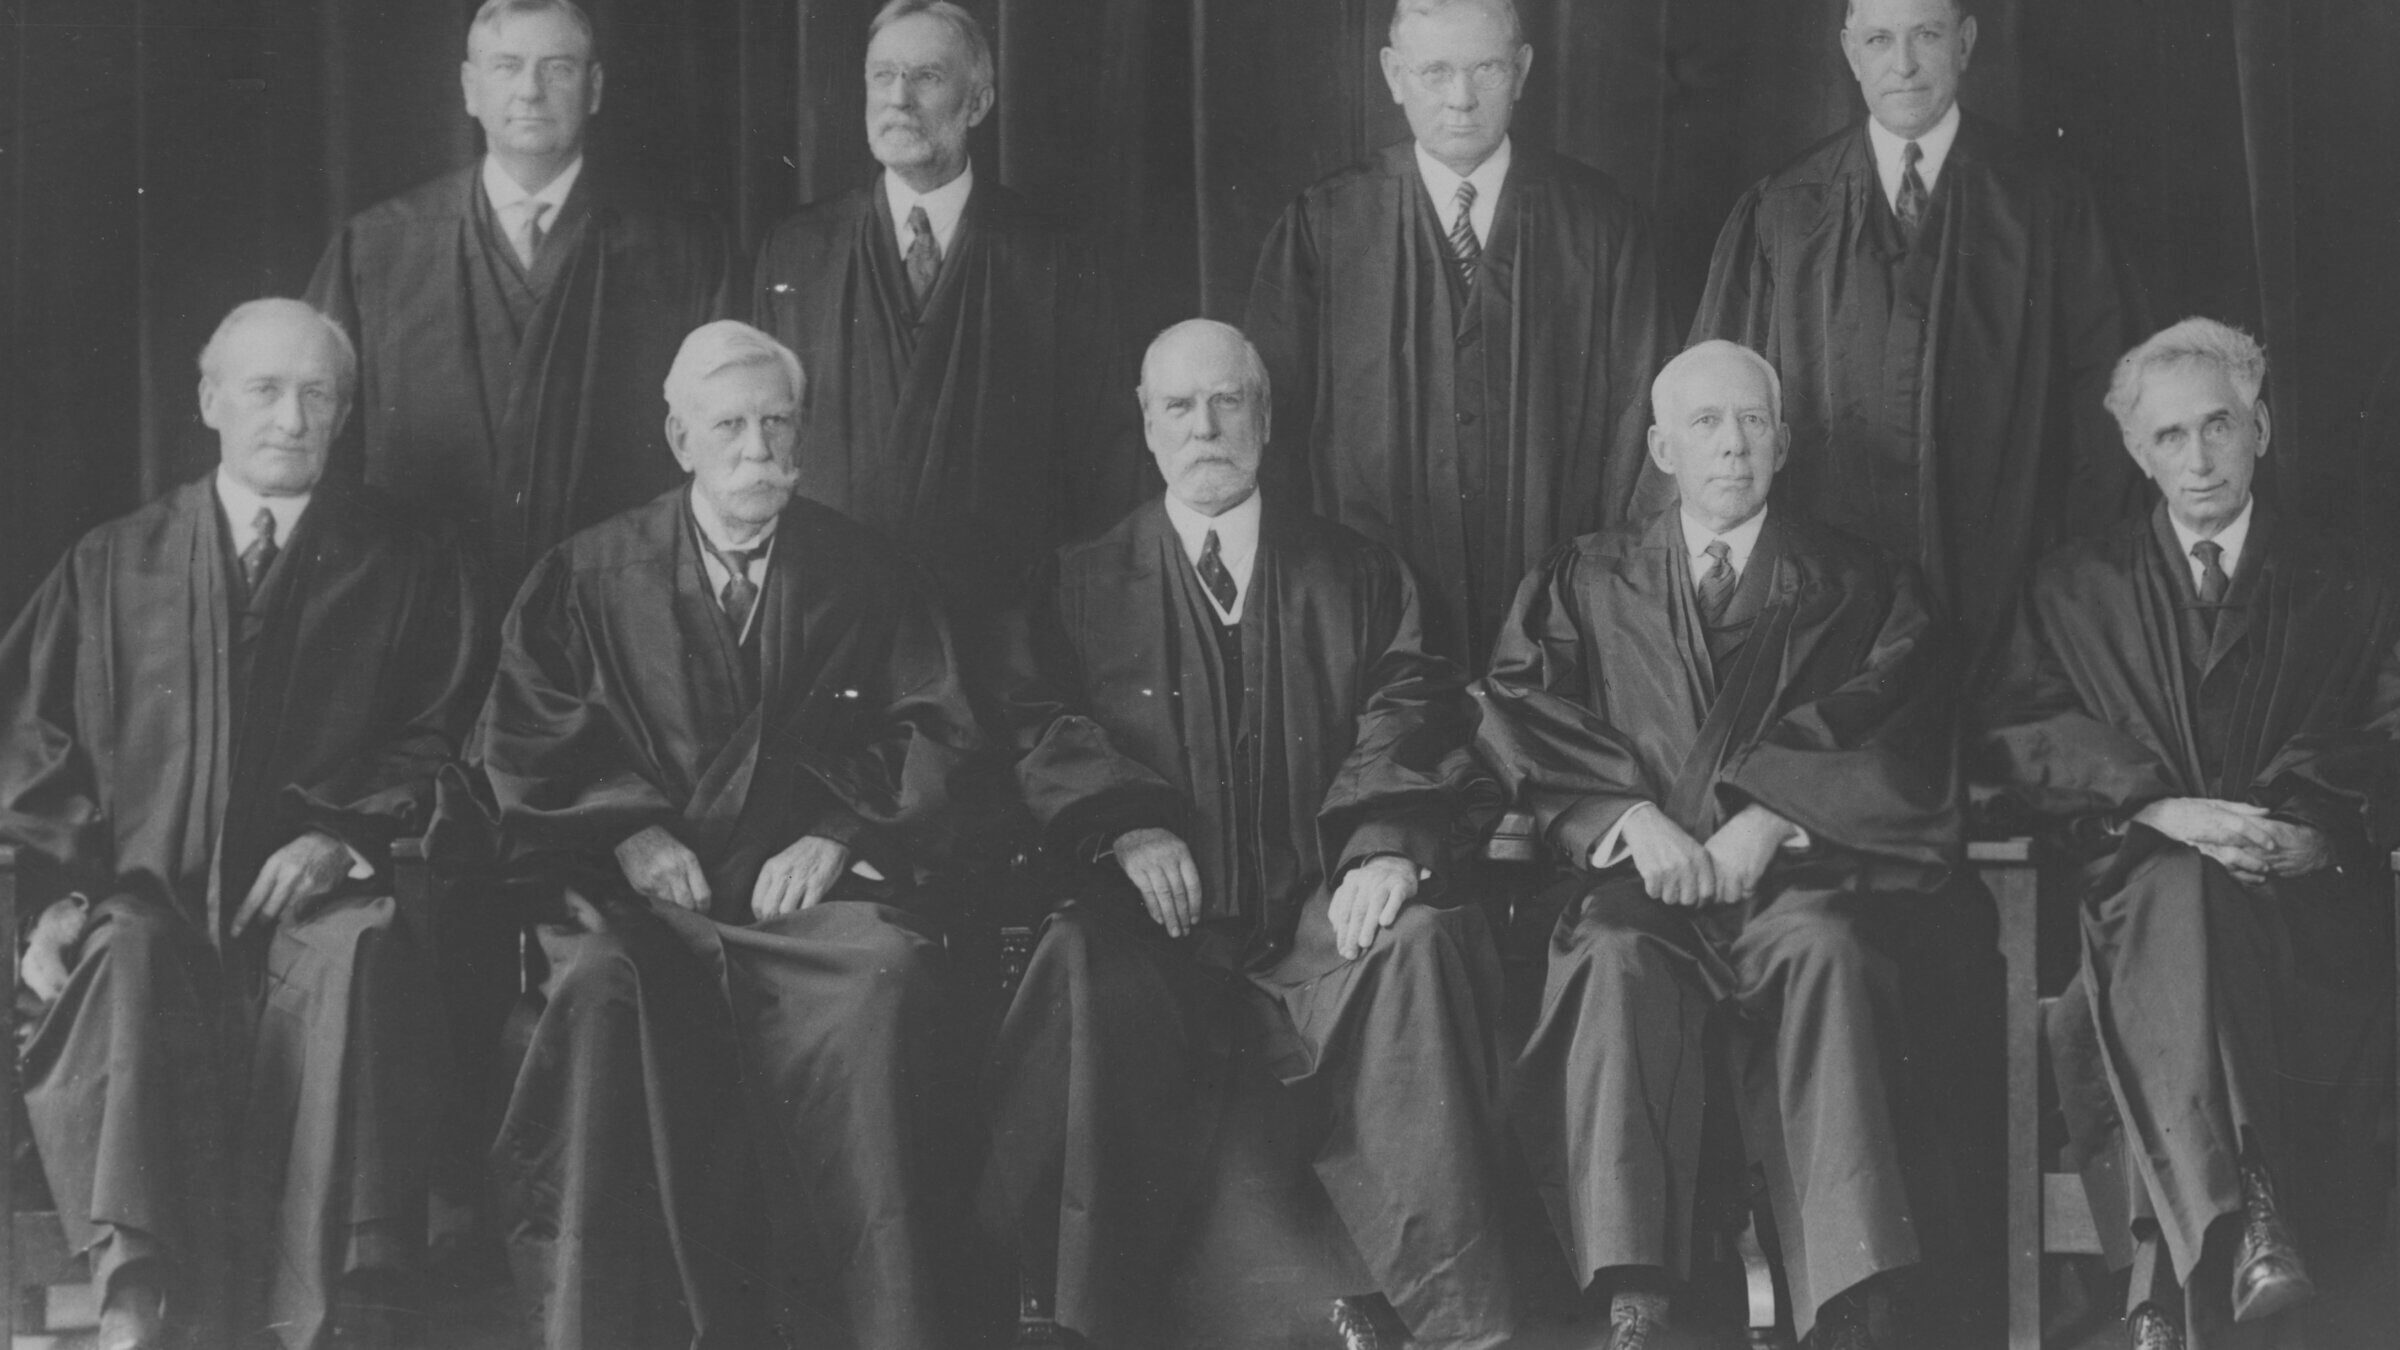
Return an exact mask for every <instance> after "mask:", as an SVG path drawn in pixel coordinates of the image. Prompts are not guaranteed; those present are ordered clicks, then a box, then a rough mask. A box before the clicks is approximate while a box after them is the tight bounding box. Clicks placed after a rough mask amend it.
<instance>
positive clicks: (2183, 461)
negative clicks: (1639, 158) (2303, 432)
mask: <svg viewBox="0 0 2400 1350" xmlns="http://www.w3.org/2000/svg"><path fill="white" fill-rule="evenodd" d="M2126 423H2127V425H2126V426H2125V428H2124V430H2125V448H2126V449H2127V450H2130V451H2132V452H2133V458H2134V462H2135V463H2137V464H2139V465H2141V466H2142V472H2143V473H2145V474H2148V475H2149V476H2150V481H2151V482H2153V483H2156V484H2158V491H2159V495H2161V496H2163V497H2165V498H2166V500H2167V510H2168V511H2169V512H2171V513H2173V515H2174V517H2175V519H2176V520H2177V521H2179V522H2180V523H2181V524H2182V525H2183V527H2184V528H2185V529H2187V530H2190V531H2192V532H2193V533H2194V534H2199V535H2211V534H2215V533H2216V532H2217V531H2219V530H2221V529H2223V528H2225V527H2226V526H2228V525H2231V524H2232V523H2233V521H2234V517H2236V516H2239V515H2240V514H2241V513H2242V508H2243V507H2244V506H2247V505H2249V503H2250V480H2251V478H2252V477H2254V476H2255V475H2256V474H2257V473H2258V461H2259V457H2260V456H2262V455H2264V454H2266V453H2267V439H2268V436H2269V434H2270V431H2271V428H2270V427H2269V426H2268V423H2267V405H2266V402H2265V400H2263V399H2262V400H2257V401H2253V400H2250V399H2245V398H2243V397H2242V392H2241V391H2240V390H2239V389H2236V388H2234V385H2233V380H2232V379H2231V378H2230V377H2228V376H2227V375H2226V374H2225V372H2224V371H2223V370H2220V369H2218V368H2217V367H2216V366H2215V365H2213V364H2210V363H2207V362H2197V361H2193V362H2182V363H2178V364H2176V365H2171V366H2158V367H2154V368H2152V369H2151V370H2150V371H2149V372H2148V373H2147V374H2145V375H2143V376H2142V395H2141V398H2140V399H2139V400H2138V401H2137V402H2135V404H2134V405H2133V413H2132V415H2131V416H2130V417H2128V418H2127V419H2126Z"/></svg>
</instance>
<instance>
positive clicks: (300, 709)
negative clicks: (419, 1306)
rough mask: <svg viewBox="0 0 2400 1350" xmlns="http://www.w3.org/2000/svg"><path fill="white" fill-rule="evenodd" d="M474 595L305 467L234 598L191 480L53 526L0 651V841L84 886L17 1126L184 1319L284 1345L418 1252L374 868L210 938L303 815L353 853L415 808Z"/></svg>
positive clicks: (95, 1224)
mask: <svg viewBox="0 0 2400 1350" xmlns="http://www.w3.org/2000/svg"><path fill="white" fill-rule="evenodd" d="M479 594H480V588H479V586H478V585H477V584H476V583H475V582H474V581H472V580H471V579H470V578H469V576H468V575H467V572H466V569H465V568H463V567H462V566H461V565H460V562H459V560H458V558H457V557H456V556H455V555H454V554H453V552H452V551H451V550H449V549H447V548H445V547H442V546H439V545H437V544H436V543H435V542H434V539H433V535H432V532H430V531H429V530H426V529H424V528H421V527H420V525H419V524H418V523H417V522H416V521H415V519H414V518H413V517H412V516H410V515H409V514H408V513H407V512H405V511H403V510H401V509H400V508H399V507H397V506H396V505H395V504H394V503H393V502H391V501H390V500H389V499H388V498H386V497H384V496H382V495H381V494H379V493H376V492H374V491H372V490H371V489H345V488H343V487H342V486H340V485H338V484H333V483H326V484H321V485H320V486H319V488H318V489H317V491H316V493H315V494H314V496H313V497H312V499H311V501H310V503H309V507H308V510H307V512H306V513H305V514H304V515H303V516H302V517H301V519H300V523H299V525H298V526H297V527H296V528H295V529H294V530H293V532H292V537H291V538H290V539H289V540H288V541H286V544H285V547H284V550H283V552H282V554H281V555H280V557H279V558H278V559H277V561H276V562H275V564H274V565H273V566H272V567H271V568H270V569H269V570H268V572H267V573H266V575H265V577H264V579H263V580H262V583H261V585H260V586H259V588H258V590H257V592H256V593H255V594H245V593H244V587H243V584H242V580H241V572H240V568H239V564H238V563H237V562H236V561H235V560H234V557H233V553H232V546H231V543H230V538H229V535H228V533H227V531H226V529H225V527H224V524H223V522H222V520H221V512H220V508H219V507H218V504H217V498H216V492H215V488H214V485H213V478H212V479H210V480H202V481H200V482H195V483H191V484H188V485H186V486H184V487H181V488H178V489H176V490H175V491H174V492H172V493H170V494H169V495H167V496H166V497H164V498H162V499H161V500H159V501H157V502H155V503H153V504H151V505H150V506H147V507H144V508H143V509H141V510H139V511H137V512H135V513H133V514H132V515H130V516H127V517H125V518H123V519H121V520H118V521H115V522H112V523H110V524H107V525H104V526H101V527H100V528H98V529H96V530H94V531H92V532H91V533H89V534H87V535H85V536H84V537H83V539H82V540H81V541H79V542H78V543H77V544H76V546H75V547H74V549H73V550H71V551H70V552H69V553H68V555H67V557H66V558H65V559H64V560H63V561H62V562H61V563H60V564H59V566H58V568H57V569H56V570H55V571H54V572H53V573H52V574H51V576H50V578H49V579H48V581H46V582H45V583H44V584H43V586H42V588H41V590H40V591H39V592H38V593H37V594H36V595H35V597H34V598H33V600H32V602H31V603H30V604H29V605H28V606H27V608H26V609H25V611H24V612H23V613H22V614H21V615H20V616H19V617H18V619H17V621H16V623H15V624H14V625H13V626H12V627H11V628H10V629H9V631H8V634H7V636H6V637H5V638H4V639H0V728H5V733H4V734H0V838H6V839H8V840H10V841H11V842H14V843H17V844H19V845H21V846H24V847H26V848H28V849H30V850H31V851H32V852H33V853H34V854H35V855H37V856H38V857H40V858H42V859H45V860H47V861H48V863H50V864H51V865H53V866H54V867H55V869H56V879H57V880H58V881H59V882H60V883H61V885H60V889H64V888H65V887H67V886H73V887H77V888H81V889H83V890H85V891H87V892H88V893H89V894H91V895H92V896H93V897H95V900H94V903H93V905H92V907H91V913H90V918H89V919H88V920H87V923H86V927H85V929H84V931H83V933H82V934H81V935H80V936H79V939H78V947H79V949H80V952H81V955H80V957H79V958H78V960H77V964H76V968H75V975H74V978H73V979H72V980H71V981H70V984H69V986H68V989H67V991H66V992H65V993H64V994H63V995H62V996H61V998H60V1001H59V1002H58V1003H56V1004H54V1005H52V1006H51V1007H50V1008H49V1009H48V1010H47V1011H46V1013H45V1015H44V1017H43V1019H42V1020H41V1022H40V1023H39V1024H38V1026H37V1028H36V1030H35V1033H34V1036H33V1039H32V1041H31V1042H30V1043H29V1044H28V1045H27V1046H26V1049H25V1068H26V1081H27V1109H28V1114H29V1115H30V1117H31V1119H32V1122H33V1125H34V1133H35V1137H36V1139H37V1140H38V1141H39V1142H40V1147H41V1151H42V1155H43V1160H44V1163H45V1165H46V1167H47V1169H48V1171H49V1173H50V1176H51V1179H52V1180H51V1184H52V1191H53V1194H55V1195H56V1196H57V1197H58V1198H59V1200H60V1210H61V1217H62V1218H63V1219H64V1220H65V1222H66V1224H67V1227H68V1231H69V1236H70V1238H71V1240H72V1241H73V1242H74V1243H75V1244H76V1245H77V1246H78V1247H84V1246H88V1245H90V1244H92V1243H93V1242H95V1241H96V1240H101V1239H104V1238H107V1237H108V1236H109V1234H110V1230H111V1229H113V1230H115V1232H116V1233H117V1234H119V1235H123V1234H125V1233H127V1232H129V1231H130V1232H131V1233H132V1234H135V1235H137V1237H136V1239H135V1241H136V1242H137V1244H139V1246H140V1250H137V1251H132V1252H126V1251H123V1250H121V1249H120V1248H121V1246H122V1244H119V1246H117V1247H108V1248H104V1249H103V1251H102V1258H103V1264H104V1265H108V1264H115V1263H116V1262H115V1261H114V1260H113V1259H112V1258H114V1257H121V1256H128V1255H137V1256H138V1255H142V1254H148V1253H150V1252H156V1253H157V1254H160V1255H164V1256H166V1257H167V1258H169V1260H170V1261H171V1262H172V1263H173V1264H174V1265H175V1266H176V1267H177V1268H178V1269H179V1270H180V1271H181V1272H182V1273H183V1274H184V1277H185V1279H186V1282H187V1283H186V1286H185V1287H184V1293H185V1294H186V1295H196V1296H197V1297H196V1299H195V1300H194V1301H193V1302H192V1303H188V1304H186V1305H184V1306H186V1307H187V1309H188V1308H192V1307H195V1306H196V1307H197V1309H198V1311H199V1317H200V1320H201V1322H202V1323H203V1324H204V1325H205V1324H207V1323H208V1322H209V1321H210V1319H212V1318H214V1317H216V1316H219V1315H222V1314H223V1313H225V1312H226V1311H227V1309H226V1308H225V1307H224V1306H222V1305H223V1304H230V1305H231V1306H230V1312H231V1314H232V1315H233V1316H234V1317H236V1318H237V1319H239V1321H238V1324H239V1325H241V1326H245V1327H263V1326H267V1325H270V1324H272V1325H274V1326H275V1327H276V1328H277V1329H278V1333H279V1335H280V1336H281V1338H282V1339H283V1341H284V1343H286V1344H290V1345H294V1346H306V1345H309V1344H312V1343H313V1342H314V1340H315V1338H316V1337H317V1335H318V1333H319V1331H320V1330H321V1328H322V1326H323V1323H324V1319H325V1316H326V1313H327V1310H328V1308H329V1306H330V1302H331V1299H332V1296H333V1292H334V1285H335V1283H336V1281H337V1280H338V1279H339V1278H340V1277H341V1276H342V1275H344V1274H346V1273H348V1272H349V1271H350V1270H354V1269H361V1268H366V1267H386V1268H389V1267H394V1266H405V1265H406V1264H407V1262H408V1259H409V1256H410V1252H411V1249H412V1245H415V1246H421V1241H422V1239H421V1224H422V1220H423V1216H424V1205H425V1193H424V1186H425V1167H426V1160H425V1157H424V1150H425V1148H426V1147H427V1145H428V1137H427V1135H426V1133H425V1125H426V1122H425V1121H424V1120H423V1119H420V1118H419V1116H418V1115H417V1114H416V1113H415V1111H414V1110H413V1108H412V1103H413V1102H415V1101H417V1100H419V1099H421V1098H423V1097H424V1096H426V1095H427V1094H428V1093H429V1092H430V1091H431V1089H432V1087H433V1081H432V1074H433V1070H432V1068H431V1065H430V1064H429V1062H428V1060H427V1055H428V1053H429V1051H430V1048H431V1045H432V1037H433V1034H434V1032H435V1030H436V1028H437V1027H438V1025H439V1017H438V1013H437V1012H436V1011H435V1010H434V1009H432V1008H430V1007H428V1006H427V1003H426V991H425V989H424V987H423V984H422V978H421V977H422V976H423V975H424V973H425V971H424V959H425V951H424V947H423V945H422V944H423V935H421V934H412V935H409V936H405V937H404V936H402V935H401V934H400V933H399V932H398V930H397V918H398V916H397V914H396V911H395V909H394V906H393V902H392V900H391V898H390V896H389V894H388V889H385V888H387V887H388V881H387V880H386V879H384V878H382V877H380V876H379V877H378V878H376V879H373V880H369V881H364V882H358V881H346V882H344V883H343V884H342V885H341V887H340V888H338V889H337V890H336V892H335V893H334V895H333V896H332V897H329V898H328V899H327V900H325V901H322V902H320V903H319V904H318V905H317V906H314V907H312V909H311V910H310V911H309V912H308V913H307V914H305V915H293V916H290V917H288V918H287V919H285V920H284V921H282V922H281V923H279V924H276V925H272V926H270V930H266V931H262V930H257V929H254V930H253V931H252V932H251V933H250V934H248V935H245V936H244V937H242V938H240V939H235V938H234V937H232V936H231V934H230V933H229V932H228V931H227V925H228V924H229V923H230V921H231V919H232V917H233V915H234V913H235V911H236V910H237V909H238V907H239V905H240V903H241V901H242V899H243V898H244V897H245V896H246V895H247V894H248V892H249V889H250V886H251V884H252V882H253V881H254V880H255V879H256V877H257V874H258V870H259V868H260V867H261V866H262V865H263V864H264V863H265V862H266V860H267V858H268V857H269V856H271V855H272V854H273V853H274V852H275V851H276V850H277V849H279V848H281V847H282V846H283V845H284V844H286V843H288V842H290V841H291V840H292V839H294V838H296V837H297V836H299V835H300V834H302V833H304V832H306V831H308V830H312V829H316V830H323V831H326V832H327V833H330V834H332V835H334V836H335V837H337V838H340V839H341V840H343V841H344V842H345V843H348V844H349V845H350V846H351V847H353V848H354V849H356V850H358V852H359V853H360V854H361V855H362V856H364V857H366V858H369V859H373V860H380V859H381V858H382V857H383V855H384V853H385V851H386V849H387V847H388V845H389V843H390V841H391V840H393V839H394V838H397V837H399V836H402V835H406V834H414V833H417V832H419V831H422V830H423V829H424V828H425V827H426V825H427V823H428V821H429V819H430V816H431V811H432V804H433V796H434V781H435V775H436V772H437V770H438V769H439V768H440V766H441V765H442V764H443V763H444V762H445V761H446V760H447V759H448V758H449V757H450V756H451V755H453V754H454V753H455V751H456V749H457V747H458V746H459V745H460V744H461V743H462V742H463V740H464V739H465V736H466V733H467V729H468V726H469V724H470V723H471V721H472V719H473V715H474V714H473V710H474V707H475V703H476V700H477V698H478V697H480V694H481V690H482V687H483V684H484V681H485V680H486V678H487V677H488V672H489V658H490V651H489V646H488V636H487V635H488V630H489V628H490V624H489V623H488V622H487V621H486V620H485V619H484V617H483V615H482V614H481V613H480V612H479V609H478V606H479V603H480V602H479V598H478V597H479ZM153 960H155V961H156V964H154V965H153V964H149V963H150V962H152V961H153ZM220 998H223V999H225V1000H227V1001H226V1003H225V1004H223V1005H222V1006H220V1004H219V1003H218V1000H219V999H220ZM221 1013H223V1014H227V1015H228V1017H227V1022H226V1025H225V1026H224V1027H223V1028H222V1029H221V1030H219V1031H218V1032H216V1033H215V1034H214V1035H213V1036H212V1033H211V1030H210V1028H211V1026H212V1024H213V1023H214V1022H215V1021H216V1019H217V1018H218V1017H219V1015H220V1014H221ZM231 1175H239V1176H240V1177H241V1178H242V1182H241V1186H240V1189H241V1191H242V1192H243V1194H242V1195H240V1197H239V1201H240V1203H239V1204H238V1205H237V1206H235V1207H234V1208H233V1209H232V1211H230V1212H231V1213H232V1214H233V1215H235V1216H237V1217H236V1219H235V1221H234V1222H233V1223H232V1225H231V1228H230V1230H228V1228H226V1227H224V1226H222V1225H223V1224H224V1223H225V1221H226V1215H227V1213H228V1211H227V1210H226V1209H224V1208H222V1207H221V1206H222V1204H223V1202H224V1201H225V1200H226V1199H227V1198H228V1196H227V1195H225V1194H218V1195H217V1196H216V1198H215V1200H211V1199H210V1198H209V1196H210V1194H211V1188H212V1187H213V1186H218V1185H226V1184H228V1183H227V1182H226V1180H225V1179H226V1177H228V1176H231ZM412 1233H416V1234H420V1236H418V1237H417V1238H415V1240H414V1243H413V1244H412V1241H411V1238H410V1234H412ZM229 1254H230V1255H231V1256H232V1259H233V1262H234V1275H235V1278H234V1279H233V1280H230V1281H229V1280H226V1279H224V1278H222V1277H218V1278H214V1279H212V1278H211V1276H210V1275H209V1273H208V1272H210V1271H212V1270H220V1269H222V1267H221V1266H220V1265H219V1264H218V1263H221V1262H223V1261H225V1260H226V1259H227V1257H228V1255H229ZM102 1273H103V1274H104V1275H105V1273H106V1272H105V1270H104V1271H103V1272H102ZM229 1291H230V1292H231V1295H232V1296H231V1297H230V1298H227V1297H226V1296H227V1294H228V1293H229Z"/></svg>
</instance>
